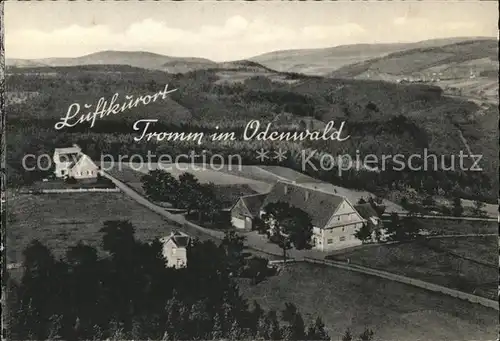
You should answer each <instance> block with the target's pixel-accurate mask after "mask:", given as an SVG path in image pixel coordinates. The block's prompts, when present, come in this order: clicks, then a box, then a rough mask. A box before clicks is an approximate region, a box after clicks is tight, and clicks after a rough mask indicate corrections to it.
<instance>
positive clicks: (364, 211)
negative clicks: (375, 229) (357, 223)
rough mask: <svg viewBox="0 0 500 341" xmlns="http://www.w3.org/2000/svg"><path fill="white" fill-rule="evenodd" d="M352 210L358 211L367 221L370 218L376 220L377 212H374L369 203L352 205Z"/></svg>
mask: <svg viewBox="0 0 500 341" xmlns="http://www.w3.org/2000/svg"><path fill="white" fill-rule="evenodd" d="M354 209H355V210H356V211H358V213H359V215H360V216H361V217H363V219H366V220H368V219H370V218H372V217H374V218H378V214H377V211H375V210H374V209H373V207H372V205H370V204H369V203H366V204H358V205H354Z"/></svg>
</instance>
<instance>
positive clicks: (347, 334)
mask: <svg viewBox="0 0 500 341" xmlns="http://www.w3.org/2000/svg"><path fill="white" fill-rule="evenodd" d="M342 341H352V333H351V330H350V329H349V328H347V330H346V331H345V333H344V335H343V336H342Z"/></svg>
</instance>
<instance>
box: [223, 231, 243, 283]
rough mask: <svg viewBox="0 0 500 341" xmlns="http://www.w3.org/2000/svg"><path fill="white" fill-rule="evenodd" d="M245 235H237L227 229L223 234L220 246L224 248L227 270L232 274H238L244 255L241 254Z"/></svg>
mask: <svg viewBox="0 0 500 341" xmlns="http://www.w3.org/2000/svg"><path fill="white" fill-rule="evenodd" d="M244 241H245V237H244V236H240V235H238V234H237V233H236V232H234V231H227V232H225V234H224V239H222V242H221V244H220V247H221V248H222V249H223V250H224V253H225V255H226V257H225V259H226V260H227V270H228V272H229V273H233V274H234V275H238V274H240V272H241V270H242V268H243V265H244V262H245V256H244V254H243V249H244V247H245V246H244Z"/></svg>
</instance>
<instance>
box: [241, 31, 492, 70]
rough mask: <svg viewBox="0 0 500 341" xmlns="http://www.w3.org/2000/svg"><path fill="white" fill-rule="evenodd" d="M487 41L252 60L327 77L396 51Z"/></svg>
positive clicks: (302, 52)
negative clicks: (343, 68)
mask: <svg viewBox="0 0 500 341" xmlns="http://www.w3.org/2000/svg"><path fill="white" fill-rule="evenodd" d="M477 39H487V38H471V37H468V38H463V37H458V38H445V39H431V40H425V41H420V42H415V43H394V44H355V45H341V46H336V47H331V48H321V49H298V50H283V51H275V52H270V53H265V54H262V55H259V56H255V57H252V58H250V60H252V61H255V62H258V63H261V64H262V65H264V66H267V67H269V68H271V69H274V70H277V71H283V72H297V73H304V74H308V75H326V74H329V73H331V72H332V71H334V70H337V69H339V68H341V67H343V66H346V65H350V64H354V63H359V62H363V61H366V60H369V59H372V58H377V57H382V56H386V55H388V54H390V53H394V52H397V51H404V50H408V49H414V48H428V47H437V46H443V45H448V44H452V43H457V42H463V41H470V40H477Z"/></svg>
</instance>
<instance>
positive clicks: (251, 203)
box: [241, 193, 267, 218]
mask: <svg viewBox="0 0 500 341" xmlns="http://www.w3.org/2000/svg"><path fill="white" fill-rule="evenodd" d="M266 196H267V193H266V194H253V195H247V196H244V197H241V200H242V201H243V203H244V204H245V206H246V207H247V208H248V213H250V214H251V215H252V217H254V218H255V217H258V216H259V213H260V208H261V207H262V203H263V202H264V199H265V198H266Z"/></svg>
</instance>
